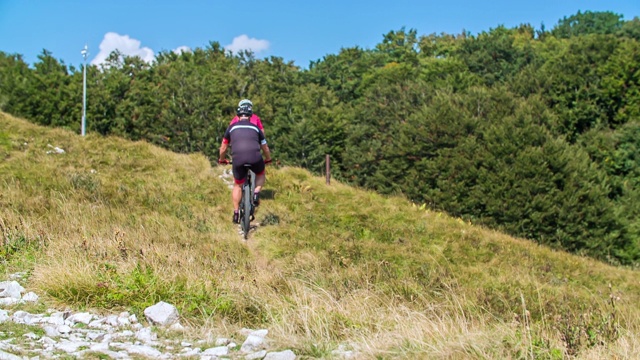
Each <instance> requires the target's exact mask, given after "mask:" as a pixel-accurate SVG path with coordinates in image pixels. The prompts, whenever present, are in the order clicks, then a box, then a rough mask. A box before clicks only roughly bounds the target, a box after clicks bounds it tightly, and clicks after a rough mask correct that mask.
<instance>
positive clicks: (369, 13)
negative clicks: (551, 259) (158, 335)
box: [0, 0, 640, 68]
mask: <svg viewBox="0 0 640 360" xmlns="http://www.w3.org/2000/svg"><path fill="white" fill-rule="evenodd" d="M587 10H590V11H613V12H615V13H618V14H621V15H623V16H624V19H625V20H631V19H633V18H634V17H636V16H638V17H640V0H618V1H616V0H609V1H601V0H581V1H578V0H537V1H518V0H508V1H507V0H495V1H465V0H448V1H430V0H414V1H408V0H385V1H380V0H367V1H364V0H362V1H361V0H322V1H313V0H310V1H303V0H298V1H296V0H278V1H266V0H262V1H253V0H244V1H216V0H208V1H207V0H181V1H178V0H174V1H165V0H155V1H136V0H126V1H125V0H108V1H95V0H40V1H36V0H0V51H4V52H5V53H9V54H16V53H17V54H21V55H23V58H24V60H25V61H26V62H28V63H29V64H33V63H34V62H35V61H36V60H37V56H38V54H40V53H41V52H42V50H43V49H47V50H49V51H51V52H52V53H53V56H54V57H55V58H57V59H60V60H62V61H63V62H64V63H65V64H67V65H73V66H76V67H79V65H81V64H82V61H83V59H82V55H81V54H80V51H81V50H82V48H83V47H84V45H85V44H86V45H87V46H88V48H89V55H88V57H87V61H88V62H91V63H94V64H98V63H100V62H101V61H102V60H103V59H104V58H105V57H106V56H107V55H108V53H110V52H111V51H113V50H114V49H116V48H117V49H119V50H120V51H121V52H123V53H125V54H129V55H139V56H140V57H142V58H143V59H146V60H148V61H151V60H153V56H154V55H156V54H158V52H160V51H172V50H178V49H195V48H204V47H206V46H208V45H209V42H212V41H217V42H219V43H220V44H221V45H222V46H224V47H226V48H227V49H229V50H231V51H235V50H238V49H251V50H253V51H254V53H255V54H256V56H257V57H258V58H263V57H268V56H277V57H281V58H283V59H284V60H285V61H293V62H294V63H295V64H296V65H298V66H300V67H303V68H307V67H308V66H309V62H310V61H315V60H319V59H322V58H323V57H324V56H325V55H328V54H337V53H339V51H340V49H341V48H348V47H353V46H359V47H361V48H364V49H370V48H373V47H375V45H376V44H378V43H380V42H381V41H382V37H383V35H384V34H386V33H388V32H389V31H392V30H399V29H401V28H403V27H404V28H405V29H407V30H409V29H415V30H417V32H418V34H419V35H428V34H432V33H436V34H440V33H443V32H444V33H450V34H459V33H461V32H462V30H463V29H464V30H466V31H470V32H471V33H472V34H477V33H480V32H482V31H489V30H490V29H492V28H495V27H497V26H499V25H504V26H507V27H514V26H517V25H519V24H522V23H528V24H531V25H532V26H534V27H535V28H536V29H539V28H540V26H541V24H544V25H545V27H546V28H547V29H551V28H552V27H553V26H555V25H556V24H557V23H558V20H560V19H561V18H563V17H565V16H571V15H574V14H575V13H577V12H578V11H587Z"/></svg>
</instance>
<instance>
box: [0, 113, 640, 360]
mask: <svg viewBox="0 0 640 360" xmlns="http://www.w3.org/2000/svg"><path fill="white" fill-rule="evenodd" d="M62 151H64V152H62ZM223 171H224V167H211V166H210V163H209V161H208V160H207V159H206V158H205V157H204V156H202V155H198V154H194V155H179V154H174V153H170V152H168V151H165V150H162V149H160V148H157V147H154V146H152V145H149V144H147V143H144V142H128V141H125V140H122V139H119V138H103V137H99V136H95V135H92V134H89V135H88V136H87V137H84V138H83V137H80V136H78V135H77V134H74V133H71V132H68V131H64V130H60V129H49V128H44V127H38V126H35V125H32V124H30V123H28V122H26V121H23V120H21V119H16V118H13V117H11V116H9V115H7V114H4V113H0V187H1V188H0V229H1V230H2V236H3V244H2V250H0V256H1V257H2V262H1V263H0V269H1V270H2V271H3V272H4V273H5V275H8V274H9V273H12V272H16V271H24V270H26V271H28V273H29V283H28V286H29V287H31V288H32V289H34V290H36V291H37V292H38V293H42V294H46V295H47V296H46V297H45V300H46V301H49V302H51V303H56V304H62V305H65V306H72V307H88V308H93V309H98V310H99V309H105V310H106V309H117V308H125V309H128V310H130V311H133V312H138V313H139V312H140V311H141V310H142V309H144V308H145V307H146V306H149V305H151V304H153V303H155V302H157V301H160V300H162V301H166V302H169V303H172V304H174V305H176V306H177V307H178V308H179V310H180V313H181V315H182V316H183V317H184V322H185V323H187V324H190V325H192V328H193V329H194V331H196V332H197V331H205V332H206V331H215V332H222V331H224V330H229V329H238V328H242V327H258V326H265V327H268V328H269V329H270V334H272V336H273V337H274V338H276V339H280V340H281V341H283V342H284V341H286V342H287V343H288V344H291V343H292V342H293V344H294V347H295V348H296V350H297V351H296V353H297V354H306V355H308V356H309V357H314V358H315V357H330V356H331V355H330V354H331V350H332V349H335V348H336V347H337V346H338V345H339V344H342V345H345V344H346V345H347V346H348V347H352V348H354V349H356V350H358V353H360V354H362V356H363V357H366V358H376V357H378V358H424V357H426V358H446V359H448V358H451V359H453V358H496V359H498V358H553V359H555V358H567V357H577V358H593V359H596V358H619V359H624V358H629V359H631V358H635V357H636V356H637V355H638V354H640V340H638V339H639V338H640V307H639V306H638V304H640V281H639V280H638V278H639V276H638V272H637V271H633V270H629V269H624V268H615V267H611V266H608V265H605V264H602V263H599V262H596V261H593V260H590V259H586V258H581V257H577V256H572V255H567V254H565V253H560V252H555V251H552V250H549V249H546V248H543V247H539V246H536V245H535V244H533V243H531V242H529V241H524V240H520V239H514V238H512V237H509V236H506V235H503V234H500V233H497V232H495V231H490V230H486V229H483V228H481V227H477V226H473V225H472V224H468V223H464V222H463V221H461V220H459V219H455V218H451V217H449V216H447V215H445V214H442V213H438V212H432V211H428V210H424V209H420V208H416V207H415V206H412V205H411V204H410V203H409V202H407V201H406V200H405V199H403V198H400V197H384V196H380V195H377V194H375V193H373V192H369V191H362V190H358V189H354V188H351V187H348V186H345V185H343V184H340V183H339V182H336V181H332V183H331V185H326V184H325V181H324V179H323V178H319V177H315V176H312V175H311V174H309V173H308V172H307V171H304V170H302V169H297V168H289V167H282V168H274V167H270V168H269V169H268V182H267V184H266V186H265V193H264V196H263V199H264V201H263V202H262V205H261V208H260V209H259V213H258V214H257V221H258V222H260V224H261V226H259V227H258V229H257V230H256V231H255V232H253V233H252V234H251V235H250V238H249V240H248V242H246V243H245V242H243V241H242V240H241V237H240V236H239V235H238V232H237V227H236V226H235V225H233V224H231V223H230V212H231V204H230V193H229V190H228V188H227V185H226V184H225V182H224V181H223V179H221V177H220V175H221V174H222V173H223Z"/></svg>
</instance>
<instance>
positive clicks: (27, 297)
mask: <svg viewBox="0 0 640 360" xmlns="http://www.w3.org/2000/svg"><path fill="white" fill-rule="evenodd" d="M38 299H39V297H38V295H36V293H34V292H33V291H30V292H28V293H26V294H24V296H23V297H22V299H21V300H22V301H23V302H37V301H38Z"/></svg>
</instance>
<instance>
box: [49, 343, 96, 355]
mask: <svg viewBox="0 0 640 360" xmlns="http://www.w3.org/2000/svg"><path fill="white" fill-rule="evenodd" d="M89 345H91V344H90V343H88V342H86V341H62V342H59V343H57V344H56V345H55V347H56V349H58V350H62V351H64V352H67V353H72V352H76V351H78V349H79V348H80V347H82V346H87V347H88V346H89Z"/></svg>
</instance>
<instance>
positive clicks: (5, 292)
mask: <svg viewBox="0 0 640 360" xmlns="http://www.w3.org/2000/svg"><path fill="white" fill-rule="evenodd" d="M23 291H24V288H23V287H22V286H20V284H18V282H17V281H2V282H0V298H13V299H18V300H20V297H21V296H22V295H21V294H22V292H23Z"/></svg>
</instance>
